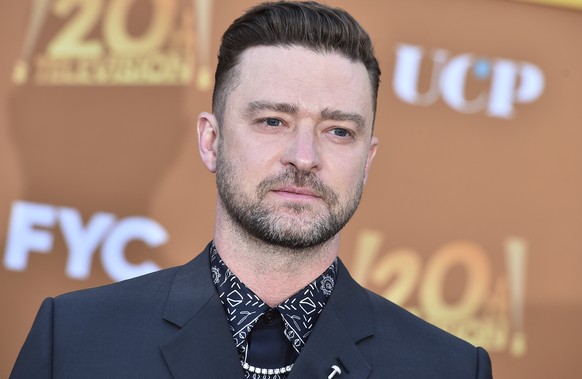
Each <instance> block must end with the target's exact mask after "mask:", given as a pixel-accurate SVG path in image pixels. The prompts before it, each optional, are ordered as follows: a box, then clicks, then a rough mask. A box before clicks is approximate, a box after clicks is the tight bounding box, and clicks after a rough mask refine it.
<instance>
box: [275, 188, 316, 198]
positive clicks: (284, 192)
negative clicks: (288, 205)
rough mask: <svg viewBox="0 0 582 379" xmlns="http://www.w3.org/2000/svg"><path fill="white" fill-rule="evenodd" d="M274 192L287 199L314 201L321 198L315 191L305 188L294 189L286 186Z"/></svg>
mask: <svg viewBox="0 0 582 379" xmlns="http://www.w3.org/2000/svg"><path fill="white" fill-rule="evenodd" d="M271 191H272V192H274V193H276V194H277V195H280V196H283V197H287V198H290V199H299V200H301V199H305V200H306V199H314V198H320V197H321V196H319V195H318V194H317V192H315V191H313V190H312V189H310V188H305V187H294V186H285V187H280V188H275V189H272V190H271Z"/></svg>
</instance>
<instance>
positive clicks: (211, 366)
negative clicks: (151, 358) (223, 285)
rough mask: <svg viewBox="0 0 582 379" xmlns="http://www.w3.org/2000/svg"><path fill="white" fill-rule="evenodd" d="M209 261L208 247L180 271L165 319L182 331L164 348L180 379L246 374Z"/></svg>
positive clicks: (170, 294) (165, 356) (241, 376)
mask: <svg viewBox="0 0 582 379" xmlns="http://www.w3.org/2000/svg"><path fill="white" fill-rule="evenodd" d="M209 261H210V258H209V249H208V247H207V248H206V250H205V251H204V252H203V253H202V254H200V255H199V256H198V257H196V258H195V259H194V260H193V261H191V262H190V263H188V264H187V265H185V266H184V267H182V269H180V270H179V271H178V273H177V274H176V276H175V278H174V281H173V283H172V287H171V289H170V293H169V296H168V303H167V304H166V309H165V312H164V319H165V320H166V321H168V322H170V323H172V324H174V325H175V326H177V327H178V328H180V330H179V331H178V332H177V333H176V335H175V336H173V338H172V339H171V340H170V341H168V342H167V343H166V344H164V345H163V346H162V347H161V349H162V353H163V355H164V358H165V360H166V363H167V364H168V367H169V368H170V371H171V372H172V375H173V376H174V378H176V379H183V378H184V379H185V378H243V377H244V376H243V375H244V373H243V370H242V368H241V365H240V362H239V358H238V352H237V350H236V347H235V345H234V341H233V338H232V334H231V333H230V329H229V327H228V322H227V320H226V317H225V314H224V308H223V306H222V303H221V302H220V299H219V298H218V294H217V293H216V290H215V288H214V286H213V285H212V279H211V277H210V263H209Z"/></svg>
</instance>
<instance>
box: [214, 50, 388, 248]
mask: <svg viewBox="0 0 582 379" xmlns="http://www.w3.org/2000/svg"><path fill="white" fill-rule="evenodd" d="M236 69H237V71H238V75H239V77H238V81H237V85H236V86H235V87H234V89H233V90H232V92H231V93H230V94H229V95H228V99H227V102H226V109H225V114H224V117H223V119H224V124H223V125H221V126H220V133H219V138H218V149H217V162H216V180H217V185H218V192H219V201H220V204H221V205H222V208H224V210H225V211H226V213H227V215H228V216H229V217H230V218H231V219H233V220H234V222H236V223H238V224H239V225H240V226H241V227H242V228H243V229H244V230H246V232H248V233H250V234H251V235H253V236H254V237H256V238H259V239H261V240H263V241H266V242H268V243H271V244H274V245H277V246H284V247H290V248H306V247H311V246H315V245H318V244H321V243H323V242H325V241H327V240H329V239H330V238H332V237H334V236H335V235H337V233H338V232H339V231H340V230H341V229H342V228H343V226H344V225H345V224H346V223H347V221H348V220H349V219H350V217H351V216H352V215H353V213H354V212H355V210H356V208H357V206H358V203H359V200H360V197H361V194H362V187H363V184H364V180H365V178H366V176H367V172H368V168H369V165H370V162H371V159H372V157H373V155H374V152H375V149H376V144H377V141H376V139H375V138H372V137H371V130H372V122H373V109H372V90H371V85H370V80H369V78H368V74H367V72H366V69H365V67H364V65H363V64H361V63H355V62H351V61H350V60H348V59H347V58H345V57H342V56H340V55H339V54H335V53H333V54H329V53H316V52H313V51H311V50H308V49H305V48H301V47H266V46H260V47H254V48H251V49H248V50H246V51H245V52H244V53H243V54H242V56H241V61H240V63H239V66H238V67H237V68H236ZM220 208H221V207H220V206H219V211H220Z"/></svg>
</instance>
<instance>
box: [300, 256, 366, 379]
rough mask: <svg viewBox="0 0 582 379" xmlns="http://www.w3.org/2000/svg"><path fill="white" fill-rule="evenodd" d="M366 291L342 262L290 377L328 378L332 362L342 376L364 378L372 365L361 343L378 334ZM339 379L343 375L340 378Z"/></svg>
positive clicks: (346, 378)
mask: <svg viewBox="0 0 582 379" xmlns="http://www.w3.org/2000/svg"><path fill="white" fill-rule="evenodd" d="M370 308H371V305H370V302H369V299H368V295H367V294H366V292H365V290H364V289H363V288H362V287H360V286H359V285H358V284H357V283H356V282H355V281H354V280H353V279H352V278H351V276H350V275H349V273H348V271H347V269H346V268H345V266H344V265H343V264H342V263H341V262H340V265H339V271H338V277H337V283H336V285H335V288H334V291H333V294H332V295H331V296H330V298H329V300H328V302H327V304H326V306H325V308H324V309H323V311H322V312H321V315H320V316H319V319H318V320H317V324H316V325H315V327H314V329H313V332H312V333H311V335H310V336H309V340H308V341H307V344H306V345H305V347H304V348H303V350H302V352H301V354H300V355H299V358H298V359H297V362H296V363H295V366H294V367H293V370H292V371H291V374H290V375H289V379H296V378H297V379H300V378H327V377H328V375H329V374H330V373H331V371H332V369H331V367H332V365H337V366H338V367H340V368H341V370H342V374H341V376H340V377H341V378H342V379H344V378H345V379H348V378H358V379H364V378H367V377H368V376H369V375H370V371H371V366H370V364H369V363H368V361H367V360H366V358H365V357H364V356H363V354H362V352H361V351H360V349H359V348H358V346H357V343H358V342H359V341H361V340H362V339H364V338H367V337H370V336H372V335H373V334H374V325H373V319H372V310H371V309H370ZM338 379H339V378H338Z"/></svg>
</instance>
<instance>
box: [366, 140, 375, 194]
mask: <svg viewBox="0 0 582 379" xmlns="http://www.w3.org/2000/svg"><path fill="white" fill-rule="evenodd" d="M377 148H378V138H376V137H374V136H372V140H371V141H370V150H369V151H368V158H367V160H366V167H365V169H364V183H365V182H366V180H367V179H368V174H369V173H370V166H372V160H373V159H374V157H375V156H376V149H377Z"/></svg>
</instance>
